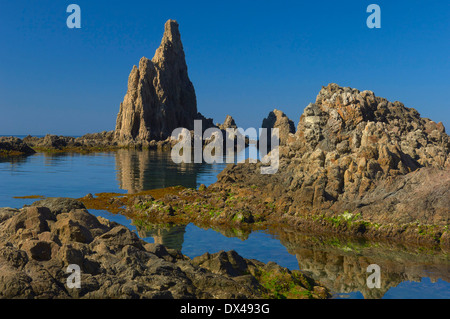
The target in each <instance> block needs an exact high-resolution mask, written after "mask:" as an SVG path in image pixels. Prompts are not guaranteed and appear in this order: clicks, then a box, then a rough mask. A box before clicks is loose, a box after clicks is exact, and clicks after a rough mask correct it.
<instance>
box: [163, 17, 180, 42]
mask: <svg viewBox="0 0 450 319" xmlns="http://www.w3.org/2000/svg"><path fill="white" fill-rule="evenodd" d="M180 39H181V36H180V31H179V30H178V22H177V21H176V20H167V22H166V24H165V25H164V36H163V42H164V40H166V41H170V42H176V41H179V40H180Z"/></svg>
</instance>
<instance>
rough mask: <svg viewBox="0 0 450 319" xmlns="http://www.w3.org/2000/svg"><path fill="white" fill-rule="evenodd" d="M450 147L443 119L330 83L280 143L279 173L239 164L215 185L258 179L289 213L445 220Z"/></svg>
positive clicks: (448, 210)
mask: <svg viewBox="0 0 450 319" xmlns="http://www.w3.org/2000/svg"><path fill="white" fill-rule="evenodd" d="M449 150H450V139H449V136H448V135H447V134H446V133H445V129H444V127H443V125H442V123H435V122H433V121H431V120H429V119H426V118H422V117H420V114H419V113H418V112H417V111H416V110H414V109H412V108H407V107H405V106H404V105H403V104H402V103H400V102H393V103H392V102H389V101H388V100H386V99H384V98H380V97H377V96H375V94H374V93H373V92H371V91H362V92H361V91H359V90H356V89H352V88H343V87H339V86H338V85H336V84H330V85H328V86H326V87H323V88H322V89H321V90H320V92H319V94H318V96H317V99H316V102H315V103H312V104H310V105H308V106H307V107H306V108H305V110H304V112H303V114H302V115H301V117H300V121H299V123H298V126H297V132H296V133H295V137H294V138H293V139H290V140H289V141H288V143H286V145H282V146H281V147H280V165H279V170H278V172H277V173H276V174H273V175H269V176H263V175H261V174H259V171H260V170H259V167H260V166H261V164H243V165H233V166H229V167H228V168H227V169H225V170H224V171H223V172H222V173H221V174H220V175H219V176H218V178H219V181H218V183H216V184H215V185H213V186H212V187H211V188H212V189H219V190H220V189H226V190H228V191H232V189H236V191H235V192H236V193H237V192H238V191H237V190H238V189H239V188H243V187H250V186H252V185H253V186H257V187H258V188H259V189H260V191H261V192H262V193H263V194H266V195H267V196H268V197H271V198H274V199H275V200H274V205H275V206H276V207H279V210H280V212H279V214H281V216H285V217H292V218H297V217H299V216H304V215H305V214H306V215H310V214H311V215H313V216H314V214H316V217H317V214H322V213H323V212H329V213H330V214H335V215H336V214H339V215H340V214H343V213H344V212H345V211H350V212H351V213H352V214H355V215H358V214H360V215H361V216H362V217H363V218H364V219H365V220H371V221H374V222H376V223H380V224H385V225H386V224H388V223H394V224H400V223H413V222H418V223H422V224H425V225H429V224H431V223H437V224H438V225H441V226H445V225H448V216H450V214H449V213H450V202H449V201H450V200H449V198H450V197H449V196H448V189H450V178H449V176H450V159H449ZM419 190H421V192H419ZM419 193H420V194H419ZM408 194H416V195H415V196H416V199H417V200H415V198H412V197H410V196H408ZM262 197H264V195H263V196H262ZM419 199H420V200H419ZM419 201H420V203H419ZM358 216H359V215H358ZM319 219H320V218H319ZM319 221H320V220H319Z"/></svg>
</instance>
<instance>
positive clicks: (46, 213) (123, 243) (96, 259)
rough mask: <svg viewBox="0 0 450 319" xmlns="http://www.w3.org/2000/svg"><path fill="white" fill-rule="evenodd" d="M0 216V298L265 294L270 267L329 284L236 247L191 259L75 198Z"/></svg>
mask: <svg viewBox="0 0 450 319" xmlns="http://www.w3.org/2000/svg"><path fill="white" fill-rule="evenodd" d="M0 217H1V219H0V274H1V275H0V298H8V299H10V298H41V299H42V298H45V299H49V298H64V299H65V298H95V299H117V298H183V299H184V298H199V299H203V298H208V299H210V298H225V299H227V298H260V297H262V296H264V294H265V293H267V294H269V296H270V294H271V293H272V292H271V291H270V287H269V286H267V288H266V287H265V286H264V281H263V280H264V278H263V277H262V276H261V275H260V274H261V273H262V274H264V273H268V272H271V271H272V270H273V269H274V270H273V272H274V273H275V275H276V274H280V273H281V274H283V276H284V277H286V276H290V277H291V278H292V280H293V283H294V287H295V289H296V291H304V292H305V293H307V295H310V296H313V297H316V298H326V297H328V292H327V289H326V288H324V287H322V286H320V285H318V284H317V283H316V282H315V281H314V280H312V279H310V278H307V277H306V276H303V275H301V274H300V273H299V272H298V271H293V273H291V272H290V271H289V270H287V269H285V268H282V267H280V266H278V265H276V264H273V263H269V264H267V265H266V264H263V263H261V262H259V261H256V260H248V259H244V258H242V257H241V256H239V255H238V254H236V253H235V252H233V251H232V252H229V253H225V252H220V253H218V254H214V255H209V254H206V255H204V256H202V257H201V258H199V259H198V260H196V261H195V262H193V261H191V260H189V258H187V257H186V256H183V255H182V254H181V252H179V251H175V250H171V249H166V248H165V247H164V246H162V245H158V244H150V243H146V242H145V241H143V240H141V239H139V238H138V236H137V235H136V234H135V233H134V232H132V231H130V230H129V229H127V228H126V227H125V226H122V225H119V224H117V223H115V222H111V221H108V220H106V219H104V218H101V217H99V218H97V217H95V216H93V215H91V214H89V212H88V211H87V210H86V209H85V208H84V206H83V204H82V203H80V202H77V201H76V200H72V199H62V198H52V199H44V200H41V201H38V202H36V203H34V204H33V205H32V206H31V207H25V208H23V209H21V210H17V209H16V210H14V209H0ZM224 254H225V255H226V257H227V258H223V255H224ZM73 264H75V265H78V266H79V267H80V270H81V278H80V279H81V287H80V288H70V287H68V286H67V279H68V277H69V274H68V273H67V272H66V270H67V268H68V266H69V265H73ZM200 264H201V267H199V265H200ZM236 265H239V267H236ZM207 269H211V270H210V271H209V270H207ZM294 274H295V275H294ZM260 276H261V279H259V281H258V278H260ZM300 276H302V277H301V278H303V279H304V282H303V281H299V280H298V278H300ZM305 287H308V289H307V288H305Z"/></svg>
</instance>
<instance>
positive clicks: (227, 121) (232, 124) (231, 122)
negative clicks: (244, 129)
mask: <svg viewBox="0 0 450 319" xmlns="http://www.w3.org/2000/svg"><path fill="white" fill-rule="evenodd" d="M216 126H217V127H218V128H219V129H221V130H226V129H227V128H238V127H237V125H236V122H235V121H234V119H233V118H232V117H231V116H230V115H227V117H226V118H225V121H224V122H223V124H217V125H216Z"/></svg>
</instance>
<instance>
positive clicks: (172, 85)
mask: <svg viewBox="0 0 450 319" xmlns="http://www.w3.org/2000/svg"><path fill="white" fill-rule="evenodd" d="M194 119H201V120H203V121H204V125H206V126H207V127H206V128H208V127H212V126H214V125H213V123H212V121H209V120H207V119H205V118H204V117H203V116H202V115H201V114H199V113H198V112H197V99H196V95H195V90H194V86H193V85H192V83H191V81H190V79H189V76H188V69H187V65H186V61H185V55H184V50H183V45H182V43H181V36H180V32H179V30H178V23H177V22H176V21H174V20H169V21H167V22H166V24H165V31H164V35H163V38H162V41H161V45H160V47H159V48H158V49H157V50H156V53H155V56H154V57H153V59H152V60H149V59H147V58H145V57H143V58H142V59H141V60H140V61H139V67H136V66H134V67H133V69H132V70H131V73H130V76H129V78H128V91H127V94H126V95H125V98H124V100H123V102H122V103H121V105H120V111H119V114H118V116H117V122H116V130H115V134H116V138H118V139H120V140H135V139H137V140H144V141H150V140H165V139H166V138H168V137H169V136H170V135H171V134H172V131H173V130H174V129H175V128H178V127H184V128H187V129H188V130H193V129H194ZM204 128H205V127H204Z"/></svg>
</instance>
